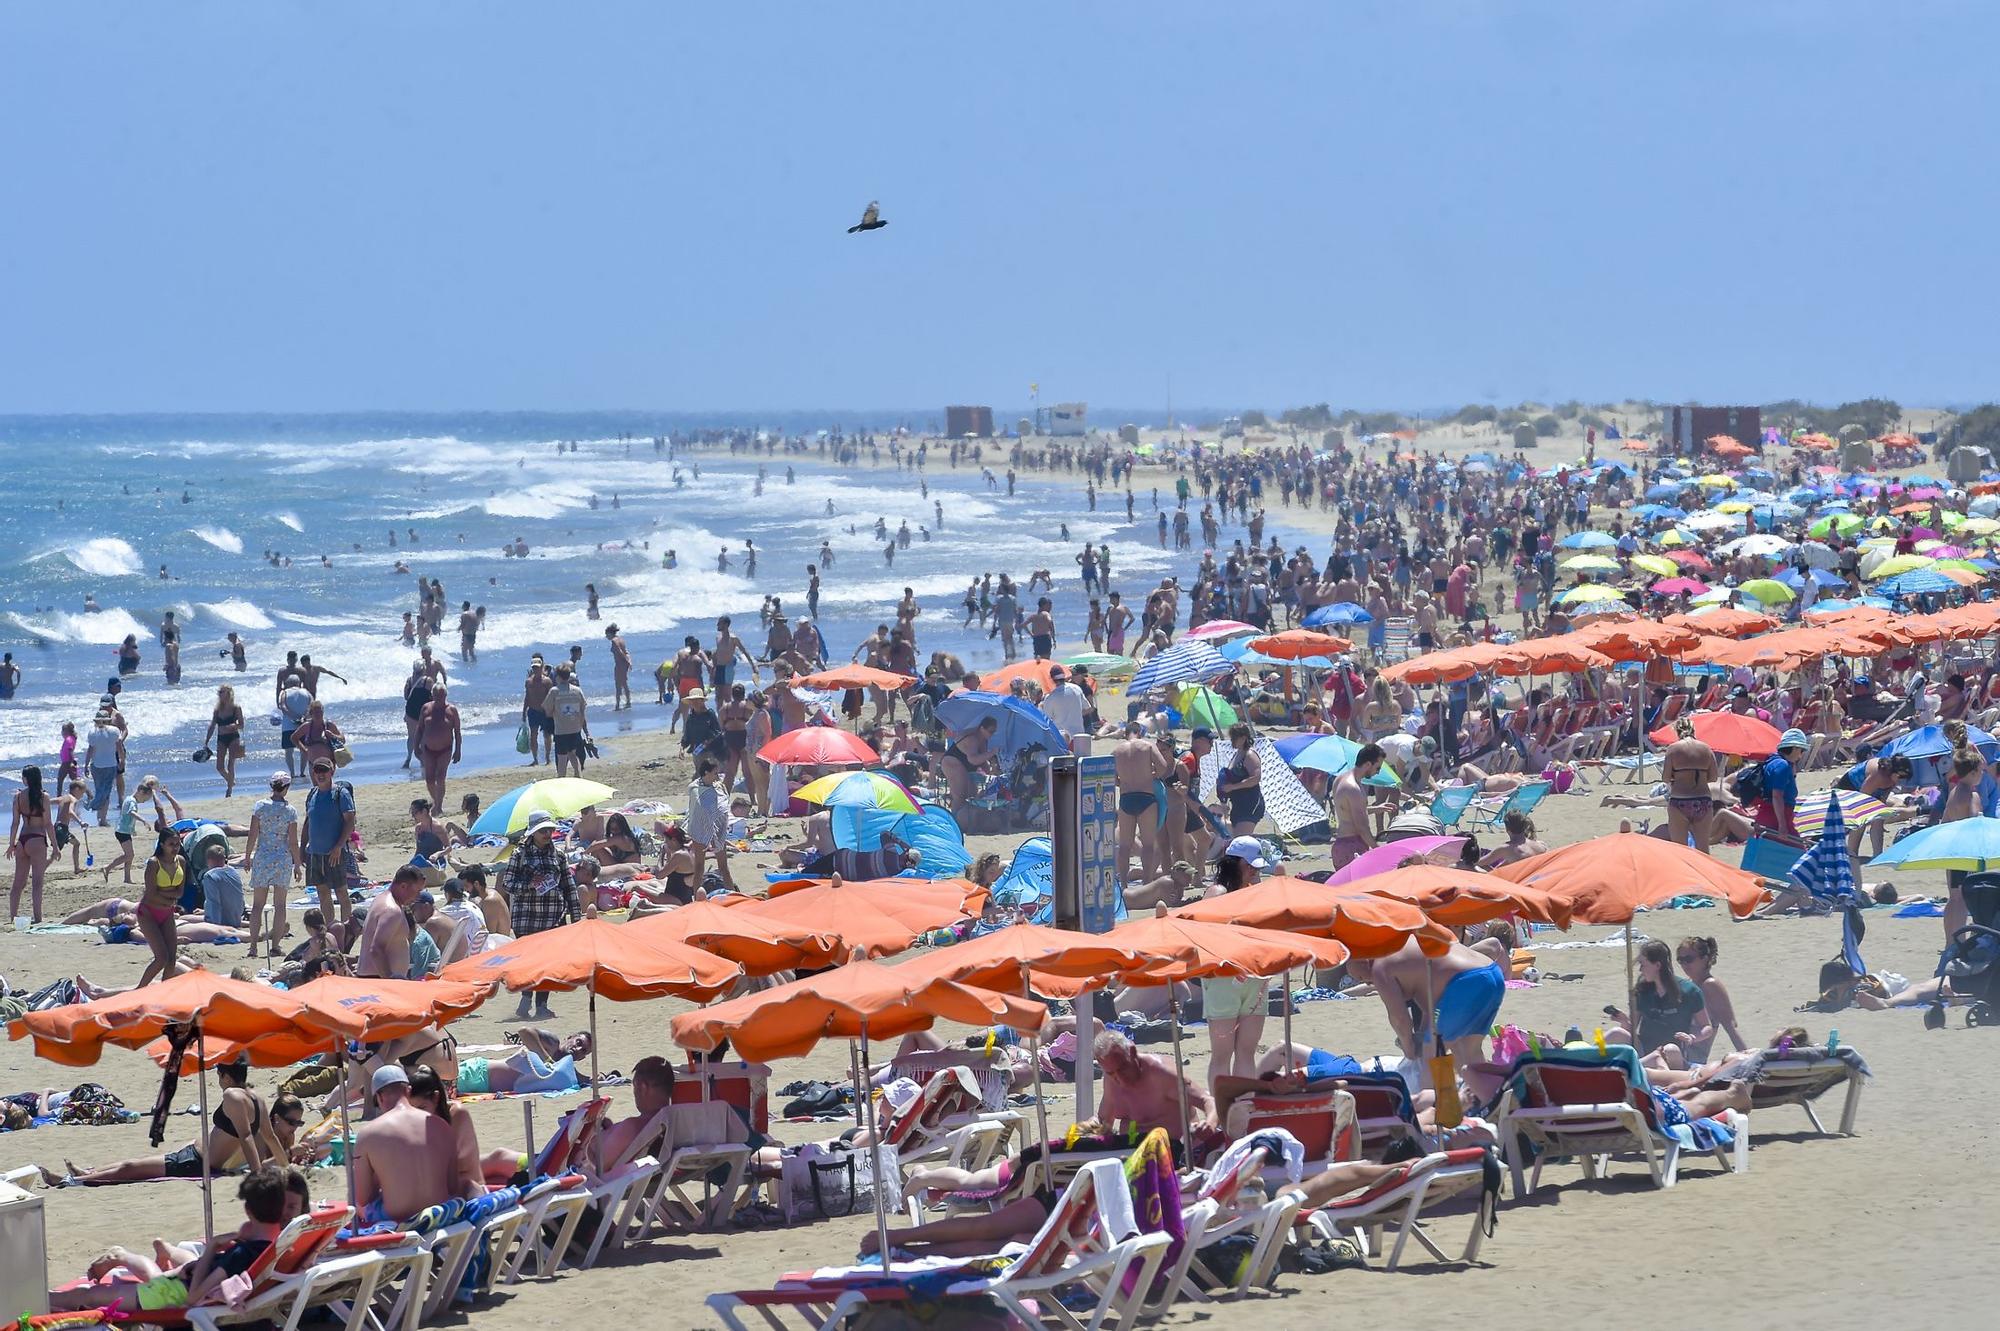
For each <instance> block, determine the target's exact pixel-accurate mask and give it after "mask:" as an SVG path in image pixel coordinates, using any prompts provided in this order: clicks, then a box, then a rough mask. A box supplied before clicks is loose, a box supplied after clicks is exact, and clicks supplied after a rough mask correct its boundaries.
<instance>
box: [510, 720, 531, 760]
mask: <svg viewBox="0 0 2000 1331" xmlns="http://www.w3.org/2000/svg"><path fill="white" fill-rule="evenodd" d="M533 747H534V744H533V743H532V742H531V741H530V739H529V736H528V723H527V722H526V721H523V722H522V723H521V724H520V725H518V726H516V727H515V728H514V752H516V753H526V752H528V751H529V750H530V749H532V748H533Z"/></svg>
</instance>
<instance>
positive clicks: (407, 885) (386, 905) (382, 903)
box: [354, 864, 424, 980]
mask: <svg viewBox="0 0 2000 1331" xmlns="http://www.w3.org/2000/svg"><path fill="white" fill-rule="evenodd" d="M423 890H424V871H423V870H422V869H419V868H418V867H417V866H416V865H414V864H406V865H404V866H403V867H402V868H400V869H398V870H396V877H395V879H394V880H393V881H391V882H390V884H389V891H388V892H387V893H386V894H385V895H383V896H380V897H377V898H376V899H375V902H374V904H373V905H371V906H369V908H368V922H367V923H366V924H365V925H363V926H362V929H361V952H360V955H359V956H358V957H356V958H355V962H354V973H355V974H356V975H365V976H377V977H383V978H387V979H392V980H402V979H407V978H409V974H410V920H409V916H408V915H406V914H405V913H404V912H406V911H408V910H409V909H410V906H411V904H412V903H414V902H415V901H416V899H417V893H419V892H421V891H423Z"/></svg>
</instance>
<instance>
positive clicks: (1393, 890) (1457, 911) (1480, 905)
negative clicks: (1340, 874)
mask: <svg viewBox="0 0 2000 1331" xmlns="http://www.w3.org/2000/svg"><path fill="white" fill-rule="evenodd" d="M1348 889H1356V890H1359V889H1365V890H1367V891H1368V892H1371V893H1374V894H1375V895H1377V896H1380V897H1386V898H1392V899H1394V900H1397V901H1407V902H1409V903H1410V904H1411V905H1414V906H1416V907H1418V908H1420V909H1421V910H1422V911H1423V912H1424V914H1426V915H1428V916H1430V918H1431V919H1433V920H1436V921H1437V922H1438V923H1439V924H1443V925H1449V926H1450V927H1452V928H1454V929H1459V928H1463V927H1465V926H1466V925H1468V924H1480V923H1483V922H1484V921H1487V920H1497V919H1499V918H1500V917H1502V916H1503V915H1519V916H1521V917H1523V918H1525V919H1529V920H1533V921H1534V922H1535V923H1537V924H1552V925H1554V926H1555V927H1556V928H1558V929H1567V928H1569V919H1570V908H1569V902H1567V901H1565V900H1563V899H1562V898H1560V897H1555V896H1551V895H1550V894H1549V893H1547V892H1544V891H1542V890H1541V889H1540V888H1534V887H1527V886H1524V885H1522V884H1520V883H1514V882H1509V881H1508V880H1507V879H1504V878H1499V877H1496V876H1495V875H1493V874H1487V873H1471V872H1468V871H1467V870H1464V869H1455V868H1452V867H1451V866H1450V865H1444V864H1407V865H1404V866H1403V867H1402V868H1400V869H1392V870H1390V871H1389V872H1388V873H1378V874H1374V875H1371V876H1370V877H1367V878H1357V879H1355V880H1354V881H1353V882H1351V883H1348V884H1346V885H1345V887H1344V888H1343V889H1342V890H1348Z"/></svg>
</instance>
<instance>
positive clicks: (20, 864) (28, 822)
mask: <svg viewBox="0 0 2000 1331" xmlns="http://www.w3.org/2000/svg"><path fill="white" fill-rule="evenodd" d="M21 783H22V784H21V789H19V790H17V791H15V792H14V818H13V822H12V823H11V825H10V826H9V827H8V829H7V854H8V855H9V856H11V857H12V858H13V861H14V889H13V891H12V892H11V893H10V894H9V895H8V898H7V913H8V915H9V916H10V917H12V918H14V919H19V918H20V916H21V889H22V888H24V887H28V886H30V885H32V886H33V888H34V893H33V898H32V900H33V903H34V911H35V914H34V922H35V923H36V924H40V923H41V922H42V877H43V875H44V874H46V873H47V872H48V868H49V836H50V832H49V829H50V827H51V826H52V824H51V823H50V821H49V797H48V793H47V792H46V791H44V790H43V789H42V769H41V768H39V767H27V768H23V769H22V770H21Z"/></svg>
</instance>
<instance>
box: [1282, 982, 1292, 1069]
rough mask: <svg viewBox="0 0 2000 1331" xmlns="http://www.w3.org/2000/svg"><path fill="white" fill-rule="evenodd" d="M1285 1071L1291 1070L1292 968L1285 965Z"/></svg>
mask: <svg viewBox="0 0 2000 1331" xmlns="http://www.w3.org/2000/svg"><path fill="white" fill-rule="evenodd" d="M1284 1007H1285V1071H1287V1072H1290V1071H1291V1070H1292V968H1291V967H1290V966H1287V967H1285V993H1284Z"/></svg>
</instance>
